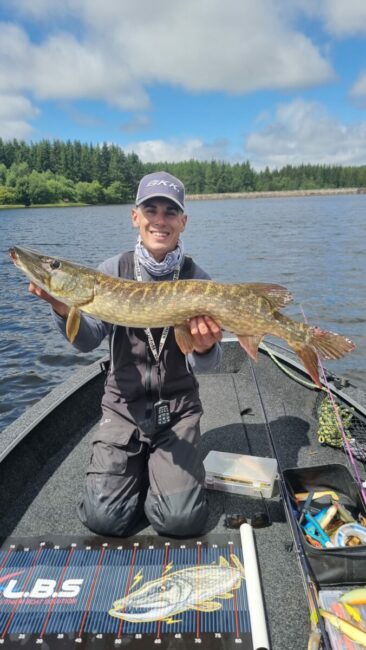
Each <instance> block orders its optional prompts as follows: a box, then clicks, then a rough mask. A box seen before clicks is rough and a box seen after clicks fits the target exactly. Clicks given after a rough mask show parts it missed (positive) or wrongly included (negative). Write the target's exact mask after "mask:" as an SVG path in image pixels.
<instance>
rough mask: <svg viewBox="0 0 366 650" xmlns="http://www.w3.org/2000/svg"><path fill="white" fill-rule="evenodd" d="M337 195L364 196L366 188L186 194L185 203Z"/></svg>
mask: <svg viewBox="0 0 366 650" xmlns="http://www.w3.org/2000/svg"><path fill="white" fill-rule="evenodd" d="M337 194H366V188H358V187H341V188H335V189H322V190H283V191H271V192H225V193H221V194H186V200H187V201H210V200H212V201H213V200H220V199H274V198H284V197H285V198H287V197H292V196H294V197H296V196H332V195H337Z"/></svg>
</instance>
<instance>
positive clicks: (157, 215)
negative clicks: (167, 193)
mask: <svg viewBox="0 0 366 650" xmlns="http://www.w3.org/2000/svg"><path fill="white" fill-rule="evenodd" d="M186 221H187V216H186V215H185V214H183V212H182V211H181V210H180V209H179V208H178V206H177V205H176V204H175V203H173V201H169V199H164V198H159V197H158V198H152V199H148V200H147V201H145V202H144V203H142V204H141V205H139V207H138V208H133V209H132V224H133V226H134V227H135V228H138V229H139V231H140V236H141V239H142V242H143V244H144V246H145V248H146V249H147V250H148V251H149V253H150V254H151V255H152V256H153V257H154V258H155V259H156V260H157V261H158V262H161V260H163V259H164V257H165V255H166V254H167V253H169V252H170V251H173V250H174V249H175V248H176V246H177V242H178V239H179V235H180V233H181V232H183V230H184V229H185V227H186Z"/></svg>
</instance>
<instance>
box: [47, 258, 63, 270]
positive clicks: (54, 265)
mask: <svg viewBox="0 0 366 650" xmlns="http://www.w3.org/2000/svg"><path fill="white" fill-rule="evenodd" d="M49 264H50V268H51V269H52V270H54V269H59V268H60V266H61V262H59V260H50V261H49Z"/></svg>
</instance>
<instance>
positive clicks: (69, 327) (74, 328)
mask: <svg viewBox="0 0 366 650" xmlns="http://www.w3.org/2000/svg"><path fill="white" fill-rule="evenodd" d="M79 327H80V311H79V310H78V308H77V307H71V309H70V311H69V315H68V317H67V321H66V335H67V338H68V339H69V341H70V343H73V342H74V341H75V338H76V336H77V333H78V331H79Z"/></svg>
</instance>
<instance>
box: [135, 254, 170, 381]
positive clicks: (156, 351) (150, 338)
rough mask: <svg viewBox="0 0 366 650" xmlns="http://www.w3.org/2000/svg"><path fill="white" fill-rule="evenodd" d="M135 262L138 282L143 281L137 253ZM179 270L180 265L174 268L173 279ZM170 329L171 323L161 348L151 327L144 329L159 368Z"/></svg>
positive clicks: (161, 338)
mask: <svg viewBox="0 0 366 650" xmlns="http://www.w3.org/2000/svg"><path fill="white" fill-rule="evenodd" d="M134 262H135V275H136V279H137V281H138V282H142V274H141V267H140V262H139V260H138V257H137V255H136V253H135V255H134ZM179 272H180V267H179V266H177V267H176V268H175V269H174V274H173V280H178V278H179ZM169 329H170V326H169V325H168V326H167V327H164V329H163V332H162V335H161V337H160V342H159V349H157V347H156V344H155V341H154V337H153V335H152V333H151V329H150V328H149V327H146V328H145V330H144V332H145V334H146V336H147V340H148V343H149V348H150V350H151V354H152V355H153V357H154V359H155V361H156V364H157V366H158V368H159V359H160V356H161V353H162V351H163V348H164V345H165V342H166V340H167V338H168V333H169Z"/></svg>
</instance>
